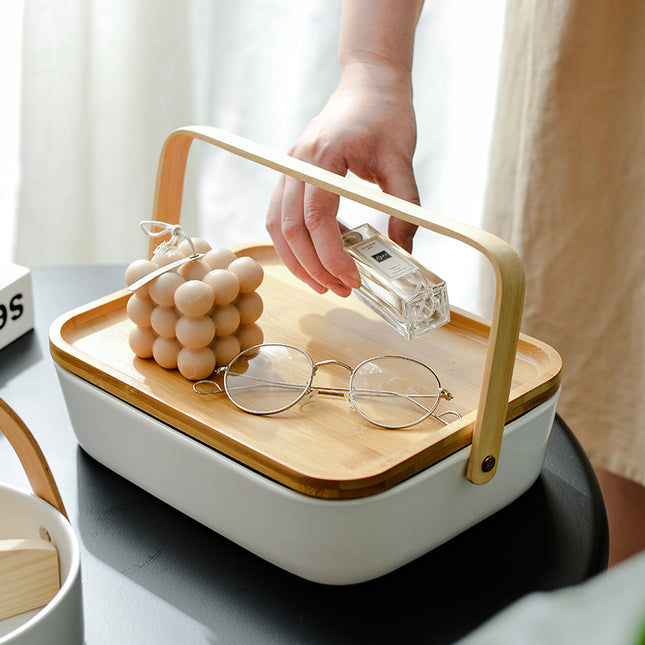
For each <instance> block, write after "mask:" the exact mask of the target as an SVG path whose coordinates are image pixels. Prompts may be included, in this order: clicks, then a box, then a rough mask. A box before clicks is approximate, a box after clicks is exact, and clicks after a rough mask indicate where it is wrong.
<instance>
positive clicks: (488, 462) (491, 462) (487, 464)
mask: <svg viewBox="0 0 645 645" xmlns="http://www.w3.org/2000/svg"><path fill="white" fill-rule="evenodd" d="M493 468H495V457H493V456H492V455H488V457H486V458H485V459H484V461H482V472H484V473H489V472H490V471H491V470H493Z"/></svg>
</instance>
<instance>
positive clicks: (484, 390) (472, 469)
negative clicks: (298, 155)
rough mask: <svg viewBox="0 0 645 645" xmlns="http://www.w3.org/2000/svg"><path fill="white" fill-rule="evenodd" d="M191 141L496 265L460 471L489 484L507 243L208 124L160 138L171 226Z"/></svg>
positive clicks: (505, 390) (506, 375)
mask: <svg viewBox="0 0 645 645" xmlns="http://www.w3.org/2000/svg"><path fill="white" fill-rule="evenodd" d="M194 139H200V140H201V141H205V142H206V143H210V144H213V145H215V146H217V147H219V148H222V149H223V150H227V151H228V152H232V153H233V154H236V155H238V156H240V157H244V158H246V159H249V160H251V161H254V162H256V163H259V164H261V165H263V166H266V167H268V168H272V169H274V170H277V171H279V172H281V173H283V174H285V175H290V176H292V177H295V178H296V179H299V180H301V181H303V182H306V183H309V184H313V185H315V186H318V187H320V188H323V189H325V190H328V191H330V192H332V193H336V194H337V195H340V196H342V197H347V198H348V199H351V200H353V201H356V202H359V203H361V204H364V205H366V206H369V207H371V208H374V209H376V210H379V211H381V212H383V213H386V214H388V215H392V216H394V217H398V218H400V219H403V220H406V221H407V222H411V223H412V224H416V225H418V226H421V227H423V228H427V229H429V230H431V231H434V232H436V233H439V234H441V235H446V236H447V237H451V238H454V239H456V240H459V241H461V242H463V243H465V244H468V245H469V246H471V247H473V248H475V249H477V250H478V251H480V252H481V253H483V255H484V256H486V258H488V260H489V261H490V263H491V264H492V266H493V269H494V271H495V280H496V290H495V305H494V313H493V319H492V322H491V331H490V337H489V342H488V348H487V354H486V362H485V366H484V374H483V378H482V386H481V393H480V398H479V404H478V412H477V419H476V421H475V427H474V430H473V439H472V448H471V452H470V457H469V461H468V467H467V471H466V476H467V477H468V479H469V480H470V481H471V482H473V483H475V484H484V483H486V482H488V481H489V480H490V479H491V478H492V477H493V476H494V474H495V471H496V469H497V462H498V459H499V452H500V448H501V442H502V433H503V431H504V424H505V422H506V412H507V407H508V396H509V392H510V387H511V377H512V374H513V366H514V364H515V352H516V350H517V342H518V338H519V332H520V324H521V319H522V309H523V306H524V288H525V278H524V267H523V265H522V261H521V260H520V258H519V256H518V254H517V253H516V252H515V251H514V250H513V248H511V247H510V246H509V245H508V244H507V243H506V242H504V241H503V240H501V239H499V238H498V237H496V236H494V235H492V234H491V233H487V232H486V231H482V230H480V229H478V228H475V227H473V226H469V225H467V224H464V223H462V222H459V221H456V220H452V219H450V218H447V217H444V216H442V215H437V214H434V213H430V212H429V211H427V210H425V209H424V208H422V207H420V206H417V205H416V204H411V203H409V202H406V201H404V200H402V199H399V198H397V197H393V196H392V195H388V194H386V193H383V192H381V191H379V190H377V189H376V188H372V187H370V186H363V185H362V184H358V183H356V182H354V181H351V180H350V179H347V178H346V177H341V176H339V175H336V174H334V173H332V172H329V171H327V170H323V169H322V168H318V167H317V166H313V165H311V164H309V163H306V162H304V161H300V160H298V159H295V158H294V157H291V156H289V155H286V154H283V153H279V152H275V151H273V150H270V149H268V148H265V147H263V146H260V145H258V144H256V143H254V142H252V141H249V140H247V139H243V138H242V137H238V136H237V135H234V134H231V133H229V132H225V131H223V130H219V129H217V128H214V127H210V126H189V127H185V128H179V129H178V130H175V131H174V132H172V133H171V134H170V135H169V136H168V138H167V139H166V141H165V143H164V146H163V149H162V151H161V156H160V159H159V167H158V171H157V183H156V188H155V201H154V212H153V219H155V220H158V221H163V222H167V223H169V224H178V223H179V217H180V211H181V201H182V192H183V184H184V174H185V170H186V160H187V157H188V152H189V149H190V145H191V143H192V142H193V140H194Z"/></svg>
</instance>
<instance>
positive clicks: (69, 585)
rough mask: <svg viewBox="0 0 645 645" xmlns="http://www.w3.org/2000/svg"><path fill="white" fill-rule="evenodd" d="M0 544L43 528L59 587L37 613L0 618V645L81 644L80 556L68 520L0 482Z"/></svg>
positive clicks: (34, 534) (33, 534) (36, 533)
mask: <svg viewBox="0 0 645 645" xmlns="http://www.w3.org/2000/svg"><path fill="white" fill-rule="evenodd" d="M0 518H1V520H2V521H0V540H5V539H12V538H28V539H39V538H40V534H39V531H40V527H41V526H44V527H45V528H46V529H47V531H48V533H49V535H50V536H51V541H52V543H53V544H54V546H55V547H56V549H57V550H58V559H59V566H60V580H61V586H60V589H59V591H58V593H57V594H56V595H55V596H54V598H53V599H52V600H51V601H50V602H49V603H48V604H47V605H45V606H44V607H42V608H41V609H34V610H33V611H29V612H25V613H23V614H19V615H18V616H12V617H10V618H6V619H5V620H0V645H6V644H8V643H11V644H12V645H14V644H15V645H18V644H20V645H27V644H32V643H33V644H34V645H36V644H47V645H58V644H60V645H75V644H76V643H78V644H81V643H83V638H84V623H83V597H82V591H81V555H80V547H79V543H78V538H77V537H76V533H75V532H74V530H73V529H72V526H71V524H70V523H69V522H68V520H67V519H66V518H65V517H64V516H63V515H62V514H61V513H60V512H59V511H58V510H56V509H55V508H54V507H53V506H51V505H50V504H48V503H47V502H45V501H44V500H42V499H40V497H36V496H35V495H32V494H31V493H26V492H24V491H21V490H19V489H18V488H14V487H12V486H8V485H6V484H0Z"/></svg>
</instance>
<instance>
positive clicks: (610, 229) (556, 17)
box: [484, 0, 645, 483]
mask: <svg viewBox="0 0 645 645" xmlns="http://www.w3.org/2000/svg"><path fill="white" fill-rule="evenodd" d="M504 38H505V41H504V49H503V56H502V68H501V75H500V90H499V99H498V110H497V115H496V123H495V128H494V134H493V142H492V148H491V168H490V178H489V180H490V183H489V191H488V194H487V200H486V209H485V219H484V228H487V229H488V230H490V231H492V232H495V233H497V234H498V235H500V236H501V237H502V238H504V239H506V240H507V241H508V242H510V243H511V244H512V245H513V246H514V247H515V248H516V249H517V251H518V252H519V253H520V255H521V256H522V259H523V261H524V264H525V268H526V273H527V293H526V304H525V312H524V320H523V331H525V332H526V333H528V334H531V335H533V336H535V337H537V338H540V339H541V340H544V341H546V342H547V343H549V344H550V345H552V346H553V347H555V348H556V349H557V350H558V351H559V352H560V354H561V355H562V358H563V363H564V367H563V390H562V398H561V400H560V404H559V407H558V411H559V412H560V414H561V415H562V417H563V418H564V420H565V421H566V422H567V424H568V425H569V426H570V427H571V428H572V430H573V431H574V433H575V434H576V435H577V437H578V438H579V440H580V442H581V443H582V445H583V447H584V448H585V450H586V451H587V453H588V454H589V456H590V457H591V459H592V462H593V463H595V464H597V465H602V466H604V467H606V468H608V469H610V470H612V471H614V472H617V473H619V474H622V475H625V476H628V477H630V478H632V479H635V480H637V481H640V482H642V483H645V2H642V0H633V1H630V0H533V1H531V0H510V1H509V5H508V9H507V16H506V26H505V34H504Z"/></svg>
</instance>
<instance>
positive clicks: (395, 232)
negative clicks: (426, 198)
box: [379, 161, 420, 253]
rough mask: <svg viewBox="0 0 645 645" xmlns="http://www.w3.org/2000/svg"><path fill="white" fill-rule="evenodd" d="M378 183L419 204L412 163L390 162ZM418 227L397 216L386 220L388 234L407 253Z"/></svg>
mask: <svg viewBox="0 0 645 645" xmlns="http://www.w3.org/2000/svg"><path fill="white" fill-rule="evenodd" d="M379 185H380V186H381V188H382V189H383V191H384V192H386V193H388V194H390V195H394V196H395V197H400V198H401V199H404V200H405V201H407V202H412V203H413V204H419V203H420V200H419V189H418V188H417V183H416V180H415V178H414V171H413V169H412V164H411V163H407V162H405V161H401V162H399V163H398V164H397V165H396V166H395V165H394V164H392V165H391V166H390V169H389V172H388V173H387V174H386V175H383V176H382V177H381V178H379ZM418 228H419V227H418V226H417V225H416V224H410V223H409V222H406V221H405V220H402V219H399V218H397V217H390V219H389V222H388V236H389V238H390V239H391V240H392V241H393V242H396V244H398V245H399V246H400V247H402V248H403V249H405V250H406V251H407V252H408V253H412V243H413V239H414V234H415V233H416V232H417V229H418Z"/></svg>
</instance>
